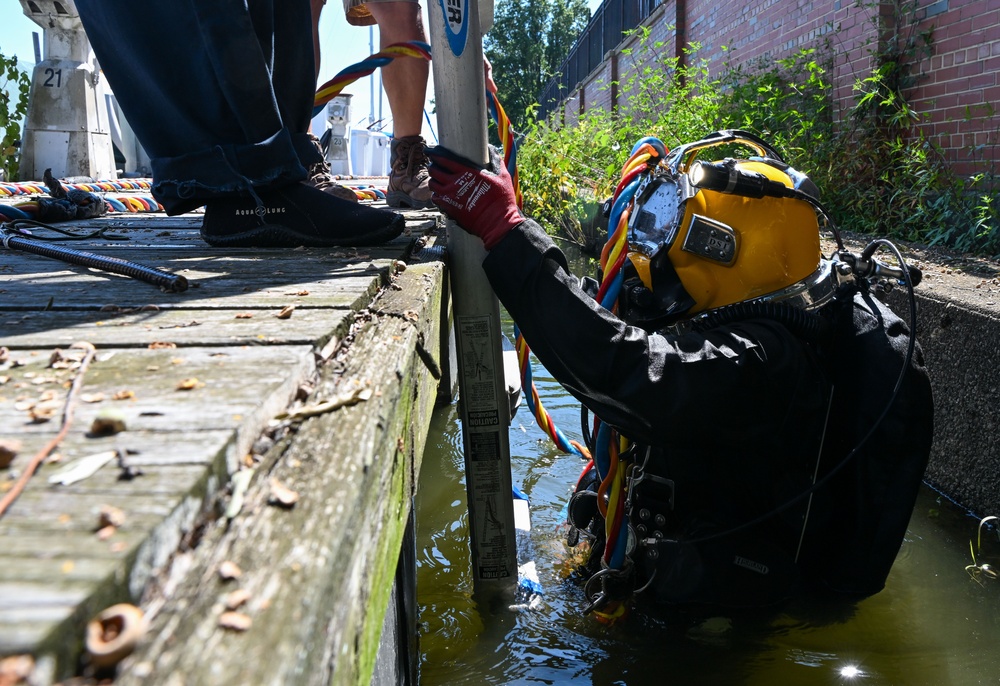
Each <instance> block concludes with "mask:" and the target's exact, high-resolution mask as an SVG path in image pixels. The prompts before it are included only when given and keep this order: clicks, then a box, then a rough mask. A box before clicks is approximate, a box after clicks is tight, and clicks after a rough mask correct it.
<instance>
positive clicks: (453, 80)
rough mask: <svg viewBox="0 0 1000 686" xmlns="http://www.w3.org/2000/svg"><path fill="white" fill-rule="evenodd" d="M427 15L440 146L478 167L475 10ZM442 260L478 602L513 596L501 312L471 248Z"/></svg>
mask: <svg viewBox="0 0 1000 686" xmlns="http://www.w3.org/2000/svg"><path fill="white" fill-rule="evenodd" d="M428 13H429V14H430V15H431V17H430V29H431V44H432V45H433V46H434V47H433V59H432V60H431V65H432V67H433V69H434V99H435V103H436V105H437V111H438V137H439V139H440V141H441V145H443V146H445V147H447V148H449V149H451V150H453V151H454V152H456V153H458V154H460V155H463V156H464V157H467V158H469V159H470V160H475V161H478V162H480V163H483V164H485V163H486V161H487V159H488V157H487V153H486V143H487V138H486V85H485V79H484V75H483V39H482V33H481V23H480V18H479V7H478V0H436V2H435V1H434V0H432V2H430V3H429V10H428ZM448 255H449V265H450V275H451V294H452V299H453V304H452V306H453V308H454V315H455V338H456V341H457V348H458V350H457V354H458V367H459V378H458V381H459V398H460V402H459V408H460V412H461V416H462V437H463V441H464V445H465V483H466V490H467V493H468V502H469V537H470V542H471V546H472V570H473V579H474V582H475V588H476V591H477V592H486V593H487V594H499V593H504V592H506V593H509V594H511V595H513V593H514V591H515V588H516V586H517V551H516V541H515V530H514V504H513V498H512V494H511V476H510V437H509V436H508V429H509V427H510V406H509V404H508V399H507V390H506V389H507V384H506V382H505V380H504V375H503V348H502V344H501V340H500V335H501V332H500V306H499V303H498V302H497V299H496V296H495V295H494V294H493V291H492V289H491V288H490V285H489V281H487V279H486V274H485V273H484V272H483V269H482V266H481V263H482V261H483V258H484V257H485V256H486V252H485V250H484V248H483V244H482V242H480V240H479V239H478V238H475V237H473V236H470V235H469V234H467V233H465V232H464V231H462V230H460V229H458V228H457V227H453V229H452V230H451V231H450V232H449V235H448Z"/></svg>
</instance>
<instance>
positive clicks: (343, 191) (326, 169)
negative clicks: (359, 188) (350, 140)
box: [305, 134, 358, 202]
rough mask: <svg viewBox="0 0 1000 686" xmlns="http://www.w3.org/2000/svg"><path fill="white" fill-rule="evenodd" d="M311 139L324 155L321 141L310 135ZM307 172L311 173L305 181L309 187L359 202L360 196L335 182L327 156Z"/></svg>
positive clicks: (342, 198) (311, 166)
mask: <svg viewBox="0 0 1000 686" xmlns="http://www.w3.org/2000/svg"><path fill="white" fill-rule="evenodd" d="M309 138H310V139H311V140H312V142H313V145H315V146H316V149H317V150H319V151H320V152H321V153H322V152H323V146H322V145H320V142H319V139H318V138H316V136H314V135H312V134H309ZM307 171H308V172H309V178H308V179H306V180H305V184H306V185H307V186H312V187H313V188H316V189H317V190H321V191H323V192H324V193H328V194H330V195H332V196H333V197H335V198H340V199H341V200H349V201H350V202H357V201H358V196H357V194H356V193H355V192H354V191H352V190H351V189H350V188H347V187H346V186H341V185H340V184H339V183H337V182H336V181H334V180H333V175H332V174H331V173H330V163H329V162H327V161H326V156H325V155H324V156H323V159H322V160H320V161H319V162H317V163H316V164H312V165H310V166H309V169H308V170H307Z"/></svg>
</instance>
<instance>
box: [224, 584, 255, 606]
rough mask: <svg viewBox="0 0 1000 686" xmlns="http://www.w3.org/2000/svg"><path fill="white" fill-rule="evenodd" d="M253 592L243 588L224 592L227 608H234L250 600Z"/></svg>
mask: <svg viewBox="0 0 1000 686" xmlns="http://www.w3.org/2000/svg"><path fill="white" fill-rule="evenodd" d="M252 595H253V594H252V593H250V591H248V590H247V589H245V588H237V589H236V590H235V591H232V592H231V593H227V594H226V600H225V605H226V609H227V610H235V609H236V608H238V607H239V606H240V605H242V604H243V603H245V602H246V601H248V600H250V598H251V596H252Z"/></svg>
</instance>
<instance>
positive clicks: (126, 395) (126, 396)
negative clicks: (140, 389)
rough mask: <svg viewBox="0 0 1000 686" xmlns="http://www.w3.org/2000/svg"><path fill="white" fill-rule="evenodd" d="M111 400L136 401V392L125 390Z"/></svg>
mask: <svg viewBox="0 0 1000 686" xmlns="http://www.w3.org/2000/svg"><path fill="white" fill-rule="evenodd" d="M111 399H112V400H135V391H130V390H128V389H124V390H121V391H118V392H117V393H115V394H114V395H113V396H111Z"/></svg>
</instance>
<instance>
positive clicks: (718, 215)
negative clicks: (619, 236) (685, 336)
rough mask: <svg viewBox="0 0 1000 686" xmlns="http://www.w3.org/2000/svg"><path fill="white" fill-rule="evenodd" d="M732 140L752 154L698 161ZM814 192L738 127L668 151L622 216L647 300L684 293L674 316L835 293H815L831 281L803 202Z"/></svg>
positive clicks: (812, 216)
mask: <svg viewBox="0 0 1000 686" xmlns="http://www.w3.org/2000/svg"><path fill="white" fill-rule="evenodd" d="M729 144H739V145H742V146H746V147H749V148H751V149H752V150H753V151H754V152H756V153H757V155H756V156H752V157H748V158H747V159H733V158H727V159H724V160H721V161H712V162H704V161H700V160H698V159H697V157H698V154H699V152H701V151H703V150H705V149H708V148H713V147H717V146H720V145H729ZM817 196H818V191H817V189H816V186H815V184H813V183H812V182H811V181H810V180H809V179H808V178H807V177H805V176H804V175H803V174H801V173H800V172H797V171H795V170H794V169H792V168H791V167H789V166H788V165H787V164H785V163H784V162H782V161H781V158H780V156H779V155H778V153H777V152H775V151H774V150H773V149H772V148H771V147H770V146H768V145H767V144H766V143H765V142H764V141H762V140H761V139H760V138H758V137H756V136H754V135H753V134H750V133H747V132H745V131H720V132H717V133H715V134H712V135H711V136H710V137H709V138H706V139H704V140H701V141H697V142H695V143H690V144H687V145H683V146H680V147H678V148H675V149H674V150H672V151H671V152H670V153H669V154H668V155H667V156H666V158H665V159H664V160H663V162H662V163H661V164H660V165H658V166H657V167H656V168H655V169H653V170H652V171H651V173H650V174H649V175H648V176H647V177H646V179H645V180H644V181H643V182H642V183H641V184H640V186H639V188H638V189H637V191H636V195H635V198H636V199H635V204H634V207H633V211H632V214H631V216H630V217H629V229H628V241H629V249H630V252H629V261H630V262H631V266H632V268H633V269H634V274H635V276H637V277H638V279H639V280H640V281H641V282H642V285H643V286H644V287H645V289H647V290H648V291H650V292H651V293H650V294H647V295H648V297H647V300H653V299H654V298H653V295H655V294H660V295H659V297H656V298H655V300H657V301H660V302H659V303H658V306H659V307H662V306H663V304H664V301H666V300H671V301H677V300H678V293H679V292H681V293H686V296H688V297H687V298H683V297H681V298H680V299H681V300H684V301H685V302H684V303H683V304H681V305H680V306H679V307H677V306H676V305H677V303H675V302H672V303H670V306H671V307H673V309H674V311H673V313H672V315H673V318H674V319H676V317H677V316H685V317H686V316H689V315H694V314H697V313H699V312H705V311H707V310H713V309H716V308H719V307H724V306H726V305H731V304H734V303H739V302H744V301H748V300H751V301H754V300H786V299H791V300H790V304H793V305H796V306H800V307H805V308H806V309H812V308H813V307H816V306H819V305H821V304H823V303H825V302H826V301H827V300H828V299H829V298H830V297H832V295H833V292H832V288H831V289H827V288H823V289H821V290H822V292H821V293H817V292H816V290H817V289H816V285H817V284H819V283H821V282H822V283H824V284H825V283H829V282H830V281H831V280H830V279H829V278H828V277H829V265H828V264H824V260H823V259H822V254H821V251H820V238H819V222H818V219H817V213H816V210H815V209H814V207H813V205H812V204H810V202H809V201H810V199H815V198H816V197H817ZM677 281H679V282H680V285H681V286H682V287H683V291H680V289H678V288H677V283H676V282H677ZM658 282H659V283H658ZM814 282H815V283H814ZM671 290H672V293H670V295H669V296H667V297H666V298H664V297H663V294H664V293H665V292H667V291H671ZM803 298H804V302H795V301H794V299H799V300H802V299H803Z"/></svg>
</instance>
